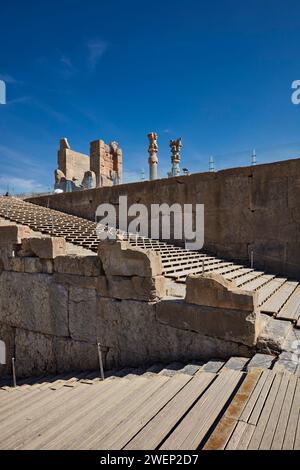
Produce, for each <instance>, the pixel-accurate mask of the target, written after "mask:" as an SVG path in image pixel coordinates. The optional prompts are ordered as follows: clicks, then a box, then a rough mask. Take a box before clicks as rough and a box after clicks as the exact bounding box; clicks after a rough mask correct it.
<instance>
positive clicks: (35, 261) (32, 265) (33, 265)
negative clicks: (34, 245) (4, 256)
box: [15, 257, 43, 273]
mask: <svg viewBox="0 0 300 470" xmlns="http://www.w3.org/2000/svg"><path fill="white" fill-rule="evenodd" d="M15 259H18V260H22V259H21V258H15ZM22 261H23V263H24V271H25V272H26V273H41V272H43V266H42V263H41V260H40V259H39V258H31V257H27V258H24V259H23V260H22Z"/></svg>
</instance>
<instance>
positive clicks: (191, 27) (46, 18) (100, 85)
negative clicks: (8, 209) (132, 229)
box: [0, 0, 300, 192]
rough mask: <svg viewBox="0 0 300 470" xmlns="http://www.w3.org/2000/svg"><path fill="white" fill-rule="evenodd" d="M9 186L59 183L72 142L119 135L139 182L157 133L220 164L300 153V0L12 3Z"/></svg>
mask: <svg viewBox="0 0 300 470" xmlns="http://www.w3.org/2000/svg"><path fill="white" fill-rule="evenodd" d="M0 18H1V22H0V25H1V26H0V40H1V47H0V79H2V80H5V82H6V85H7V104H6V105H0V191H2V192H3V191H4V190H6V183H7V181H9V182H10V189H11V190H14V191H15V192H23V191H31V190H32V189H35V190H43V189H47V188H49V187H50V186H52V185H53V179H54V177H53V171H54V169H55V167H56V153H57V147H58V142H59V139H60V138H61V137H64V136H65V137H67V138H68V139H69V142H70V144H71V147H72V148H74V149H75V150H78V151H82V152H84V153H88V151H89V142H90V141H91V140H94V139H97V138H103V139H104V140H105V141H106V142H109V141H111V140H117V141H118V142H119V144H120V145H121V147H122V148H123V155H124V173H125V180H126V181H132V180H138V179H139V178H140V172H141V170H142V169H144V170H145V172H146V175H148V167H147V158H148V155H147V145H148V141H147V133H148V132H150V131H156V132H157V133H158V135H159V140H158V143H159V148H160V151H159V173H160V176H165V175H166V172H167V171H168V170H169V168H170V156H169V146H168V144H169V140H170V139H171V138H176V137H179V136H181V137H182V139H183V145H184V146H183V149H182V166H183V167H188V168H189V169H190V170H191V171H193V172H196V171H206V170H207V169H208V160H209V156H210V155H214V158H215V166H216V169H221V168H228V167H234V166H239V165H245V164H247V163H248V162H249V161H250V154H251V149H252V148H253V147H255V148H256V150H257V158H258V162H266V161H274V160H280V159H284V158H290V157H294V156H299V155H300V105H299V106H295V105H293V104H292V102H291V93H292V90H291V83H292V81H293V80H296V79H300V50H299V44H300V3H299V1H294V0H285V1H283V0H247V2H243V1H240V0H216V1H201V0H180V1H179V0H172V1H170V0H160V1H156V0H152V1H145V0H139V1H136V0H113V1H112V0H106V1H102V0H97V1H96V0H86V1H85V2H84V1H82V0H60V1H56V0H52V1H51V2H50V1H44V2H40V1H30V0H27V1H26V2H25V1H16V0H10V2H4V1H1V2H0Z"/></svg>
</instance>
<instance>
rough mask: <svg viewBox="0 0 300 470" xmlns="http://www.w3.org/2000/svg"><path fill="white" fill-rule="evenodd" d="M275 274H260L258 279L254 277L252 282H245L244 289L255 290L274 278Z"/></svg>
mask: <svg viewBox="0 0 300 470" xmlns="http://www.w3.org/2000/svg"><path fill="white" fill-rule="evenodd" d="M274 277H275V276H273V275H272V274H266V275H264V276H260V277H258V278H256V279H253V280H252V281H250V282H247V283H246V284H243V289H244V290H246V291H250V292H251V291H255V290H257V289H259V288H260V287H262V286H263V285H265V284H267V282H269V281H271V280H272V279H274Z"/></svg>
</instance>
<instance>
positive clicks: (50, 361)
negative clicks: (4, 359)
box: [15, 328, 56, 378]
mask: <svg viewBox="0 0 300 470" xmlns="http://www.w3.org/2000/svg"><path fill="white" fill-rule="evenodd" d="M15 344H16V353H15V358H16V374H17V377H18V378H20V377H26V376H33V375H43V374H51V373H52V374H54V373H55V372H56V359H55V352H54V344H53V337H52V336H48V335H44V334H41V333H36V332H33V331H28V330H23V329H20V328H17V329H16V339H15Z"/></svg>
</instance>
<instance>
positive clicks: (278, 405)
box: [259, 374, 290, 450]
mask: <svg viewBox="0 0 300 470" xmlns="http://www.w3.org/2000/svg"><path fill="white" fill-rule="evenodd" d="M289 378H290V375H289V374H284V375H283V377H282V380H281V383H280V386H279V390H278V393H277V396H276V400H275V403H274V407H273V409H272V413H271V415H270V418H269V421H268V424H267V426H266V429H265V432H264V435H263V438H262V440H261V443H260V446H259V448H260V449H261V450H269V449H270V448H271V445H272V442H273V437H274V434H275V431H276V427H277V423H278V420H279V416H280V412H281V409H282V405H283V402H284V399H285V395H286V391H287V388H288V384H289Z"/></svg>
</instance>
